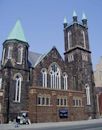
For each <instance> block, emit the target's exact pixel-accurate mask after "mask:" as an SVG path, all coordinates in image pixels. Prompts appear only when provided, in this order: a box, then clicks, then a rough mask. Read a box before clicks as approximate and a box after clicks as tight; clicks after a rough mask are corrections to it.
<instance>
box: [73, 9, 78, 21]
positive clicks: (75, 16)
mask: <svg viewBox="0 0 102 130" xmlns="http://www.w3.org/2000/svg"><path fill="white" fill-rule="evenodd" d="M73 22H74V23H77V14H76V12H75V11H73Z"/></svg>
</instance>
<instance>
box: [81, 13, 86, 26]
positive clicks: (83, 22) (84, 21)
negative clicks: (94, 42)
mask: <svg viewBox="0 0 102 130" xmlns="http://www.w3.org/2000/svg"><path fill="white" fill-rule="evenodd" d="M82 24H83V25H84V26H86V27H87V18H86V15H85V13H83V14H82Z"/></svg>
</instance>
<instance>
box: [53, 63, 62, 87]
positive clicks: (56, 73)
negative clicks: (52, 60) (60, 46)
mask: <svg viewBox="0 0 102 130" xmlns="http://www.w3.org/2000/svg"><path fill="white" fill-rule="evenodd" d="M50 86H51V88H52V89H61V72H60V69H59V67H58V66H57V65H56V64H52V65H51V66H50Z"/></svg>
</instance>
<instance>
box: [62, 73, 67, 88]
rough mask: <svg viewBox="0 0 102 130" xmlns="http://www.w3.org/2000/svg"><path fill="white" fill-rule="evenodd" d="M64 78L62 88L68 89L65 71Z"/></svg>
mask: <svg viewBox="0 0 102 130" xmlns="http://www.w3.org/2000/svg"><path fill="white" fill-rule="evenodd" d="M63 79H64V90H67V89H68V75H67V74H66V73H64V74H63Z"/></svg>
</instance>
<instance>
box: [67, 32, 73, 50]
mask: <svg viewBox="0 0 102 130" xmlns="http://www.w3.org/2000/svg"><path fill="white" fill-rule="evenodd" d="M71 34H72V33H71V32H70V31H69V32H68V50H69V49H70V48H71Z"/></svg>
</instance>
